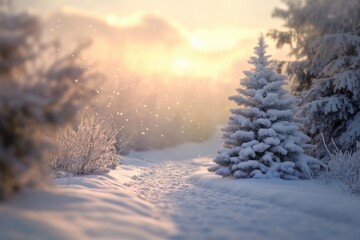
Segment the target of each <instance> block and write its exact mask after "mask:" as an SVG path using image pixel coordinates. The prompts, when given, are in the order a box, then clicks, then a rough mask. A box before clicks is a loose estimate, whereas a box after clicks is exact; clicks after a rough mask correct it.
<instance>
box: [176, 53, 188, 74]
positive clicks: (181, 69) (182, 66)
mask: <svg viewBox="0 0 360 240" xmlns="http://www.w3.org/2000/svg"><path fill="white" fill-rule="evenodd" d="M172 70H173V72H174V73H175V74H178V75H182V74H184V73H186V72H189V71H190V70H191V60H190V59H189V58H187V57H178V58H175V59H174V61H173V62H172Z"/></svg>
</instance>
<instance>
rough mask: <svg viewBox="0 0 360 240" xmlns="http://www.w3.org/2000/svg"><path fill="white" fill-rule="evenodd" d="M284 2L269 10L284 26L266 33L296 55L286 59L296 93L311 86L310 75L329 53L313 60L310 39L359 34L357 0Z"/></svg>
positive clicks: (278, 45) (315, 73)
mask: <svg viewBox="0 0 360 240" xmlns="http://www.w3.org/2000/svg"><path fill="white" fill-rule="evenodd" d="M284 3H285V5H286V7H287V8H276V9H275V11H274V13H273V17H275V18H280V19H282V20H284V26H283V27H282V28H281V29H273V30H271V31H270V32H269V35H270V36H271V37H272V38H273V39H275V40H276V43H277V47H283V46H285V45H287V46H288V47H289V48H290V54H291V55H292V56H294V57H295V58H296V61H291V62H288V63H287V69H286V71H287V74H288V76H289V80H290V82H291V83H292V90H293V91H294V92H296V93H300V92H301V91H303V90H308V89H309V88H310V87H311V86H312V79H313V78H314V77H317V76H318V75H319V74H320V73H321V72H322V70H323V69H322V68H323V67H324V66H325V65H327V63H328V60H331V57H332V56H329V58H328V59H327V60H326V61H325V62H316V61H317V59H316V55H314V51H313V48H314V47H313V43H314V41H317V38H319V37H323V36H325V35H327V34H338V33H340V34H341V33H353V34H357V35H359V34H360V32H359V28H360V1H359V0H317V1H314V0H284ZM315 62H316V63H315ZM314 63H315V64H314Z"/></svg>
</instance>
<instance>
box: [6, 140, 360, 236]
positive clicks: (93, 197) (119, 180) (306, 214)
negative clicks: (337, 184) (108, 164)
mask: <svg viewBox="0 0 360 240" xmlns="http://www.w3.org/2000/svg"><path fill="white" fill-rule="evenodd" d="M219 144H220V138H219V136H214V138H213V139H211V140H209V141H207V142H205V143H203V144H195V143H193V144H184V145H181V146H179V147H176V148H171V149H164V150H161V151H150V152H136V153H132V154H131V157H127V158H124V159H123V162H122V165H120V166H119V167H118V168H117V169H116V170H114V171H112V172H110V174H108V175H106V176H86V177H70V178H63V179H57V180H55V185H57V187H56V188H55V187H52V188H49V189H46V190H44V191H38V192H36V193H33V192H31V193H30V192H29V193H22V194H20V195H19V196H17V197H16V198H15V199H14V201H12V202H11V203H8V204H5V205H1V206H0V236H1V237H0V238H1V239H3V240H7V239H234V238H235V239H277V240H278V239H350V240H351V239H354V240H355V239H358V236H360V229H359V228H358V226H359V225H360V215H359V214H358V213H359V212H360V201H359V198H358V197H353V196H349V195H345V194H343V193H342V192H340V191H339V190H337V189H331V188H330V187H324V185H323V184H321V183H319V182H316V181H285V180H279V179H278V180H270V181H269V180H254V179H250V180H230V179H226V178H221V177H218V176H216V175H214V174H212V173H208V172H207V170H206V169H207V167H208V166H209V165H210V164H212V160H211V158H209V157H206V156H209V155H214V153H215V152H216V149H218V148H219ZM192 154H193V155H192ZM198 155H200V157H199V156H198Z"/></svg>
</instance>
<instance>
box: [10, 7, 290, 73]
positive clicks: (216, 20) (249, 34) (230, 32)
mask: <svg viewBox="0 0 360 240" xmlns="http://www.w3.org/2000/svg"><path fill="white" fill-rule="evenodd" d="M16 2H17V4H18V5H20V6H21V7H23V8H25V9H29V8H30V9H34V10H35V11H37V12H39V13H49V12H54V11H56V10H59V9H66V10H67V11H68V12H69V11H71V12H76V13H79V14H80V13H81V14H83V15H88V16H92V17H96V18H98V19H102V20H104V21H106V22H107V23H108V24H110V25H113V26H126V25H136V23H137V22H139V21H141V19H142V17H143V16H146V15H148V14H153V15H156V16H160V17H161V18H163V20H164V21H166V22H168V23H170V24H171V25H172V27H176V29H177V31H178V32H180V33H181V34H182V35H183V36H184V35H186V36H185V37H186V38H188V41H189V42H190V45H191V47H192V48H194V49H197V50H202V51H206V52H217V51H226V50H234V48H236V47H237V45H239V42H240V41H245V42H243V43H242V45H243V46H242V51H241V53H242V54H241V53H240V56H238V58H244V57H245V56H247V55H249V54H251V53H252V48H253V46H254V45H255V43H256V38H257V37H258V36H259V34H260V33H266V32H267V31H268V30H269V29H271V28H274V27H275V26H276V27H278V26H280V24H281V22H279V21H278V20H275V19H273V18H271V13H272V11H273V10H274V8H275V7H277V6H281V0H251V1H249V0H196V1H195V0H182V1H175V0H156V1H147V0H106V1H103V0H76V1H73V0H17V1H16ZM269 45H272V43H271V42H270V41H269ZM272 50H273V49H272ZM234 52H237V53H238V51H234ZM238 54H239V53H238ZM271 54H272V55H275V56H281V57H283V55H284V54H282V53H281V52H279V51H275V49H274V52H272V53H271ZM186 58H188V57H184V56H180V57H178V59H176V60H175V63H174V65H175V68H178V69H179V70H181V69H186V68H188V66H190V64H189V61H188V60H186ZM176 66H178V67H176Z"/></svg>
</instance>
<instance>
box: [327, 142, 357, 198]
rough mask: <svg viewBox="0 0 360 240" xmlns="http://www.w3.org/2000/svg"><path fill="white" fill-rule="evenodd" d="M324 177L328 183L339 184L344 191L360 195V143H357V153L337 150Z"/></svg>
mask: <svg viewBox="0 0 360 240" xmlns="http://www.w3.org/2000/svg"><path fill="white" fill-rule="evenodd" d="M323 175H324V178H325V180H326V181H327V182H333V181H335V182H337V183H339V184H340V186H341V187H342V188H343V190H344V191H346V192H350V193H351V194H360V143H359V142H358V143H357V148H356V151H349V150H347V151H341V150H336V151H335V153H333V154H332V153H330V160H329V161H328V162H327V170H326V171H325V172H324V174H323Z"/></svg>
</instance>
